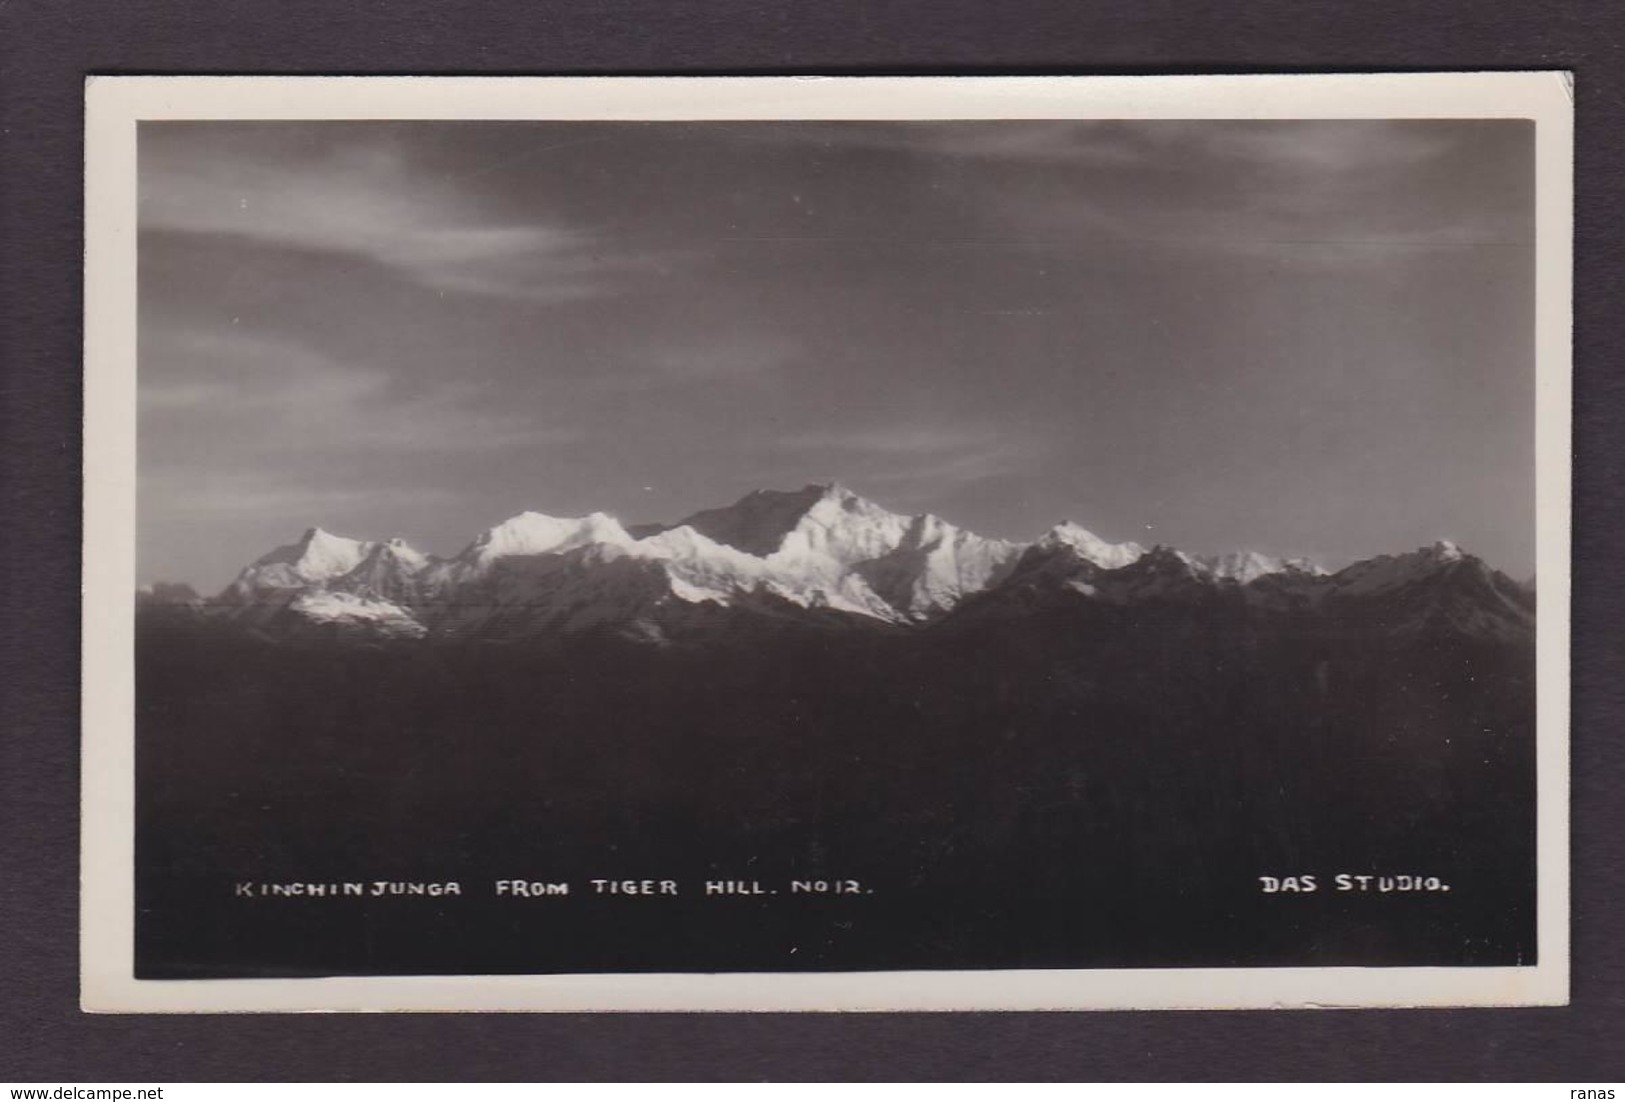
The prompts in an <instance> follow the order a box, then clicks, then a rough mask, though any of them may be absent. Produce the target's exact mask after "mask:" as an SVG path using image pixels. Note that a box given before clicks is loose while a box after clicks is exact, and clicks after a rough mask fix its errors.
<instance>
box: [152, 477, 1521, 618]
mask: <svg viewBox="0 0 1625 1102" xmlns="http://www.w3.org/2000/svg"><path fill="white" fill-rule="evenodd" d="M1451 579H1454V581H1452V580H1451ZM1429 586H1431V587H1432V588H1428V587H1429ZM1419 587H1420V588H1419ZM1211 601H1218V602H1220V603H1222V604H1225V605H1227V606H1229V605H1233V606H1234V607H1235V608H1236V609H1237V610H1238V615H1239V614H1241V613H1242V612H1246V613H1247V614H1252V615H1289V614H1293V615H1309V614H1315V615H1319V614H1322V613H1326V614H1333V613H1338V610H1340V609H1342V610H1347V609H1350V608H1356V609H1366V608H1368V607H1369V608H1379V607H1380V608H1382V609H1384V610H1385V615H1386V616H1387V618H1388V620H1390V621H1392V623H1393V624H1394V625H1396V630H1408V631H1420V630H1433V629H1434V628H1436V627H1438V625H1440V624H1444V625H1447V626H1448V627H1449V628H1450V629H1451V630H1458V631H1462V632H1465V633H1467V634H1484V635H1490V636H1495V637H1502V638H1505V637H1516V636H1518V635H1520V634H1522V633H1525V632H1528V631H1530V630H1532V617H1533V602H1534V598H1533V593H1532V591H1531V590H1529V589H1528V588H1527V587H1524V586H1520V585H1519V584H1518V583H1516V582H1513V581H1511V580H1510V579H1508V578H1506V577H1505V576H1504V575H1502V574H1500V573H1499V572H1497V571H1494V570H1492V569H1491V568H1489V567H1488V566H1487V565H1486V564H1484V563H1483V562H1482V560H1479V559H1477V558H1476V557H1474V556H1472V555H1469V554H1468V553H1466V552H1465V551H1463V550H1462V549H1461V548H1459V547H1458V546H1456V545H1455V544H1453V543H1450V542H1448V541H1440V542H1438V543H1435V544H1433V545H1431V546H1430V547H1424V548H1420V549H1418V550H1415V551H1410V552H1405V553H1402V554H1398V555H1379V556H1376V557H1374V558H1371V559H1366V560H1361V561H1360V562H1356V563H1353V564H1351V565H1349V566H1348V567H1345V568H1344V569H1343V570H1340V571H1336V572H1329V571H1326V570H1323V569H1321V568H1320V567H1319V566H1317V565H1316V564H1314V563H1312V562H1309V561H1308V560H1304V559H1282V558H1276V557H1273V556H1268V555H1263V554H1260V553H1258V552H1255V551H1236V552H1230V553H1226V554H1220V555H1192V554H1187V553H1186V552H1183V551H1180V550H1178V549H1175V548H1171V547H1167V546H1164V545H1160V544H1159V545H1157V546H1155V547H1152V548H1149V549H1147V548H1145V547H1143V546H1141V545H1140V544H1138V543H1134V542H1125V543H1111V542H1109V541H1106V540H1103V539H1101V538H1100V537H1098V536H1096V535H1095V534H1094V533H1092V532H1090V531H1089V530H1088V529H1086V528H1084V527H1082V526H1081V525H1079V524H1077V523H1076V522H1073V521H1067V522H1063V523H1062V524H1058V525H1056V526H1054V527H1053V528H1051V529H1049V530H1048V531H1046V532H1045V533H1043V534H1042V535H1040V536H1039V537H1038V538H1036V539H1034V540H1032V541H1030V542H1025V543H1022V542H1014V541H1010V540H1002V539H990V538H987V537H983V536H980V535H978V534H977V533H974V532H971V531H970V530H968V529H964V528H960V527H958V526H956V525H954V524H952V523H950V522H948V521H946V520H944V519H942V518H940V517H937V516H935V515H933V514H929V513H924V514H916V515H906V514H898V513H893V512H891V511H889V510H887V509H885V508H884V507H882V506H880V505H877V504H876V503H874V502H873V501H871V500H869V499H867V498H864V497H862V496H860V495H858V494H857V493H855V492H853V491H852V490H850V489H848V488H847V487H845V486H843V485H841V484H840V483H836V482H830V483H811V484H808V485H806V486H804V487H802V488H801V489H800V490H792V491H782V490H755V491H752V492H751V493H749V494H746V495H745V496H744V497H742V498H740V499H739V500H738V501H736V502H734V503H733V504H732V505H729V506H722V507H718V508H713V509H705V510H700V511H698V512H696V513H692V514H690V515H689V516H687V517H684V518H682V519H681V520H679V521H677V522H675V523H673V524H642V525H623V524H622V523H621V522H620V521H619V520H618V519H616V518H615V517H612V516H610V515H609V514H607V513H602V512H595V513H590V514H588V515H586V516H584V517H554V516H551V515H549V514H545V513H540V512H533V511H526V512H522V513H519V514H517V515H515V516H514V517H510V518H509V519H507V520H505V521H503V522H502V523H500V524H498V525H496V526H494V527H492V528H490V529H487V530H486V531H484V532H483V533H481V534H480V535H478V536H476V537H475V538H474V539H473V540H472V541H470V543H469V544H468V545H467V546H466V547H465V548H464V549H463V550H462V551H460V552H458V553H457V554H455V555H453V556H450V557H444V558H443V557H437V556H433V555H427V554H424V553H423V552H421V551H418V550H417V549H415V548H412V547H411V546H410V545H409V544H407V543H406V542H405V541H404V540H401V539H398V538H395V539H387V540H361V539H351V538H348V537H344V536H338V535H335V534H333V533H330V532H326V531H324V530H322V529H320V528H310V529H307V530H306V531H305V533H304V535H303V536H302V537H301V538H300V539H299V540H296V541H295V542H293V543H291V544H286V545H283V546H280V547H277V548H274V549H273V550H271V551H270V552H267V553H266V554H264V555H262V556H260V557H259V558H258V559H255V560H254V561H253V562H251V563H249V564H248V565H247V566H245V567H244V568H243V570H242V571H241V572H240V573H239V574H238V576H237V577H236V578H235V579H234V580H233V581H232V582H231V583H230V584H229V585H228V586H227V587H226V588H225V589H224V590H223V591H222V592H221V593H220V594H218V595H217V596H216V597H214V598H211V599H209V600H206V601H200V602H196V603H195V607H198V608H200V609H201V610H202V611H204V612H205V613H207V614H210V615H216V616H221V617H224V618H227V619H232V620H235V621H238V622H240V623H242V624H244V625H245V626H248V627H252V628H254V629H256V630H259V631H261V632H262V633H266V634H271V635H285V634H298V633H300V632H302V631H307V630H329V631H335V632H338V633H341V634H344V633H349V634H355V635H360V636H363V637H376V638H400V639H421V638H425V637H431V636H433V637H447V638H473V639H517V638H524V637H529V636H537V635H550V634H551V635H559V634H563V635H571V634H577V633H581V632H585V631H594V630H610V631H614V632H619V633H620V634H623V635H625V636H627V637H630V638H638V639H645V640H649V641H657V642H658V641H665V640H667V639H669V638H670V637H672V636H673V635H674V634H681V633H682V632H683V631H684V629H685V624H690V623H698V622H704V623H706V624H714V623H715V622H716V621H717V617H716V615H715V613H716V612H717V611H718V610H726V611H727V612H728V613H730V614H732V615H736V616H756V617H761V616H771V617H776V618H780V619H783V618H785V617H788V618H790V619H792V620H793V619H796V618H808V619H812V618H818V619H821V620H828V618H829V617H830V616H831V615H833V616H835V618H836V620H840V619H842V618H853V619H855V620H863V621H873V622H876V623H878V624H882V625H889V626H896V627H915V628H917V627H924V626H929V625H932V624H936V623H938V622H942V621H947V620H954V619H958V620H961V621H963V620H966V619H971V620H974V619H975V617H977V616H981V615H992V614H997V615H1010V614H1018V613H1019V610H1021V609H1023V608H1027V609H1031V608H1034V607H1039V606H1043V607H1046V608H1048V607H1072V608H1074V609H1076V608H1078V607H1081V606H1080V605H1079V602H1084V603H1087V604H1089V605H1094V606H1114V607H1129V606H1142V605H1143V606H1152V605H1167V604H1181V603H1183V604H1192V603H1202V602H1211ZM148 603H149V604H150V603H152V602H151V601H149V602H148ZM1001 603H1002V606H1003V608H1002V612H1000V611H997V610H999V609H1000V608H1001Z"/></svg>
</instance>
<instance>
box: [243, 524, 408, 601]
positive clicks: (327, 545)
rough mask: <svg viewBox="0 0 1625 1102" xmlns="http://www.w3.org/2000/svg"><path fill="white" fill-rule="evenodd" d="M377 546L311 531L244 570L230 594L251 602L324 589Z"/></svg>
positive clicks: (314, 530)
mask: <svg viewBox="0 0 1625 1102" xmlns="http://www.w3.org/2000/svg"><path fill="white" fill-rule="evenodd" d="M375 546H376V544H373V543H371V542H368V541H366V540H355V539H348V538H346V537H344V536H335V535H333V534H332V533H331V532H325V531H323V530H322V529H320V528H309V529H306V530H305V534H304V535H303V536H301V537H300V538H299V539H297V540H296V541H294V542H293V543H290V544H285V545H284V546H281V547H278V548H276V549H275V550H273V551H270V552H267V553H266V554H264V555H261V556H260V557H259V558H257V559H255V560H254V561H253V562H252V563H250V564H249V565H248V566H246V567H244V568H243V571H242V573H240V574H238V575H237V579H236V580H235V581H234V582H232V584H231V586H230V587H229V588H228V590H227V593H228V595H230V596H231V597H233V598H235V599H238V600H248V599H252V598H253V597H254V596H255V595H256V594H259V593H262V592H264V591H267V590H269V591H273V592H288V591H295V590H299V589H302V588H305V587H307V586H324V585H326V583H328V582H330V581H332V580H334V579H336V578H339V577H342V576H343V575H345V574H347V573H349V572H350V571H352V570H354V569H355V568H356V567H357V566H359V565H360V564H361V562H362V560H364V559H365V558H366V557H367V555H368V554H370V553H371V551H372V549H373V548H374V547H375Z"/></svg>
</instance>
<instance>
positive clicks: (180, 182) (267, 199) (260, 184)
mask: <svg viewBox="0 0 1625 1102" xmlns="http://www.w3.org/2000/svg"><path fill="white" fill-rule="evenodd" d="M211 140H213V141H214V142H215V143H216V144H218V146H219V148H218V149H209V148H207V145H208V143H209V142H210V141H211ZM143 142H144V147H143V160H142V173H141V228H142V229H143V230H144V231H157V232H179V233H191V234H207V235H215V236H221V237H227V238H232V239H237V240H241V241H244V242H246V243H249V244H257V245H259V246H261V247H272V248H288V249H299V250H306V251H318V252H324V253H333V254H338V255H344V256H349V257H352V258H354V259H356V260H360V261H364V262H367V263H371V264H377V265H382V266H384V267H386V268H388V269H390V270H391V271H393V272H395V273H397V274H398V275H401V276H403V277H405V278H408V279H410V280H413V281H415V282H418V283H420V284H421V285H423V286H425V287H427V288H429V289H432V290H436V291H455V292H465V293H471V294H488V295H502V296H511V297H517V298H534V299H542V300H567V299H572V298H581V297H586V296H591V295H594V294H599V293H603V292H604V291H605V290H607V289H608V284H607V283H606V277H607V276H612V275H613V274H614V271H615V269H616V265H617V264H618V263H627V262H629V261H627V260H626V259H625V258H619V259H616V258H610V257H606V256H605V255H603V253H602V252H601V251H600V250H598V249H597V241H596V239H595V237H594V236H593V235H592V234H591V233H590V232H589V231H588V230H586V229H585V228H583V227H578V226H570V225H567V224H565V223H563V222H562V221H550V222H544V221H539V220H537V219H534V218H528V219H525V220H518V219H515V218H513V217H511V216H504V215H502V214H500V213H495V212H492V211H489V210H487V209H485V205H484V204H483V203H482V202H481V201H480V198H479V196H478V195H477V194H476V193H475V192H473V191H472V190H470V189H468V188H467V187H465V186H463V185H462V184H461V183H459V182H458V181H456V180H454V179H452V178H449V177H445V176H434V175H431V174H428V173H425V172H423V171H422V170H421V169H419V168H416V167H415V166H413V165H412V164H411V163H410V162H409V161H408V159H407V158H406V157H405V156H404V155H403V153H402V152H401V151H400V149H399V148H398V147H396V146H393V145H391V144H389V143H388V142H382V141H372V142H367V141H362V140H357V141H354V142H352V143H347V144H343V145H332V144H329V145H324V146H322V147H319V148H318V149H316V150H311V149H307V148H304V147H300V146H298V145H297V144H292V143H289V142H286V141H284V142H280V143H279V142H272V141H263V140H262V141H245V140H243V139H242V138H241V136H240V135H230V136H228V137H226V138H221V139H211V138H210V137H209V132H197V133H196V134H191V135H189V134H188V133H187V132H186V131H184V130H183V131H155V130H150V129H149V130H144V131H143ZM200 147H202V148H200Z"/></svg>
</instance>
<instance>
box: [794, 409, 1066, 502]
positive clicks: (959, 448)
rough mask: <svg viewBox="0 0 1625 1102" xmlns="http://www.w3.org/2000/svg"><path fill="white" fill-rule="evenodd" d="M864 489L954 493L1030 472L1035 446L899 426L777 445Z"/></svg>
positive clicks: (987, 435) (990, 435) (945, 427)
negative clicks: (944, 491) (938, 490)
mask: <svg viewBox="0 0 1625 1102" xmlns="http://www.w3.org/2000/svg"><path fill="white" fill-rule="evenodd" d="M779 446H780V447H782V448H783V449H784V450H786V451H788V452H792V453H800V454H803V455H805V456H806V457H807V460H808V462H809V463H820V464H822V465H823V466H825V467H827V468H828V469H830V470H831V471H833V472H838V473H839V474H840V476H841V477H842V478H846V479H849V480H851V481H853V482H856V483H858V484H860V485H864V486H869V485H873V486H877V487H885V488H890V489H892V490H894V491H897V492H906V491H907V490H908V488H910V487H927V486H929V487H937V488H939V489H953V488H958V487H963V486H967V485H972V484H975V483H979V482H985V481H988V480H990V479H995V478H1001V477H1004V476H1006V475H1010V474H1015V473H1018V472H1020V471H1021V470H1023V469H1027V468H1030V467H1031V465H1032V463H1033V462H1034V460H1035V458H1036V456H1037V454H1038V451H1039V450H1040V449H1039V448H1038V446H1037V444H1036V443H1035V442H1034V441H1032V440H1028V439H1023V438H1020V437H1016V436H1012V435H1010V434H1007V433H999V432H994V431H990V430H988V429H986V428H983V427H979V426H964V425H953V424H927V423H920V422H915V423H908V422H905V423H898V424H889V425H885V424H883V425H868V426H863V427H858V428H852V429H839V430H827V431H818V432H808V433H800V434H796V435H792V436H790V437H788V438H786V439H784V440H783V441H781V442H780V444H779Z"/></svg>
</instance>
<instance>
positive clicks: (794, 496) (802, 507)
mask: <svg viewBox="0 0 1625 1102" xmlns="http://www.w3.org/2000/svg"><path fill="white" fill-rule="evenodd" d="M909 520H910V518H907V517H900V516H898V515H896V514H895V513H891V512H888V511H887V510H885V509H883V508H881V507H880V506H878V505H876V504H875V503H874V502H872V501H869V500H868V499H866V498H862V497H859V496H858V495H857V494H855V493H853V492H852V491H851V490H848V489H847V488H846V487H845V486H842V485H840V484H839V483H836V482H829V483H810V484H809V485H806V486H803V487H802V488H801V489H799V490H754V491H752V492H751V493H748V494H746V495H745V496H744V497H742V498H740V499H739V500H738V501H736V502H734V503H733V504H732V505H728V506H725V507H723V508H721V509H705V510H702V511H700V512H698V513H695V514H693V515H692V516H689V517H685V518H684V519H682V520H680V521H678V522H677V524H678V525H686V526H688V527H690V528H692V529H694V530H695V531H696V532H699V533H701V534H702V535H705V536H707V537H709V538H710V539H713V540H715V541H716V542H717V543H721V544H726V545H727V546H729V547H732V548H734V549H736V550H739V551H743V552H745V553H746V554H748V555H755V556H757V557H758V558H766V557H767V556H769V555H772V554H775V553H777V552H779V551H781V550H785V549H786V545H787V543H790V542H791V538H792V537H793V536H797V535H799V536H800V537H801V538H800V539H799V540H798V541H795V546H794V547H793V548H791V549H792V550H803V549H807V548H812V547H818V548H829V547H831V546H834V545H841V544H843V543H852V542H858V543H861V542H863V537H862V535H861V534H860V535H857V536H856V538H855V539H854V538H853V537H854V534H855V533H861V532H862V531H863V530H865V529H875V528H879V529H883V530H884V531H885V532H886V533H887V534H888V535H891V534H896V535H898V536H900V534H901V530H905V529H906V527H907V525H908V522H909ZM674 527H675V526H674ZM843 535H844V537H845V538H844V539H843ZM869 557H872V556H869Z"/></svg>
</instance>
